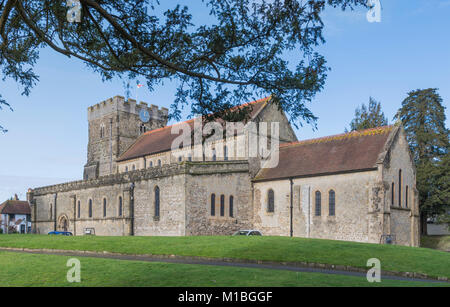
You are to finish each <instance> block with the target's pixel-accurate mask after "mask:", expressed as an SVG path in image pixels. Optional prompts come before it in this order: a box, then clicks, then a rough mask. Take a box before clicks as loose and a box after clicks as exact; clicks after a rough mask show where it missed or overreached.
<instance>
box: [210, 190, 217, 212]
mask: <svg viewBox="0 0 450 307" xmlns="http://www.w3.org/2000/svg"><path fill="white" fill-rule="evenodd" d="M214 215H216V194H211V216H214Z"/></svg>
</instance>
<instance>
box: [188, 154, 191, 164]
mask: <svg viewBox="0 0 450 307" xmlns="http://www.w3.org/2000/svg"><path fill="white" fill-rule="evenodd" d="M188 161H189V162H191V161H192V155H191V154H189V155H188Z"/></svg>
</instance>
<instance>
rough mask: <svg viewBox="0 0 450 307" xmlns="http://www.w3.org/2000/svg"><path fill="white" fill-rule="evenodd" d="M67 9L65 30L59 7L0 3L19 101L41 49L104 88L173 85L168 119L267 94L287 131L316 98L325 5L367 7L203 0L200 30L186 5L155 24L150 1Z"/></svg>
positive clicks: (310, 118) (3, 48)
mask: <svg viewBox="0 0 450 307" xmlns="http://www.w3.org/2000/svg"><path fill="white" fill-rule="evenodd" d="M68 2H69V1H68ZM72 2H79V3H80V4H81V7H80V11H81V20H80V22H73V23H69V22H68V20H67V18H68V12H70V13H72V12H77V10H78V8H77V7H74V8H70V7H68V6H66V5H65V3H66V1H53V0H41V1H35V0H34V1H31V0H22V1H20V0H0V13H1V14H0V37H1V44H0V66H1V68H2V72H3V76H4V78H6V77H8V78H12V79H13V80H15V81H16V82H18V83H19V84H20V85H21V86H22V88H23V92H22V94H24V95H28V94H29V92H30V89H31V88H32V87H33V86H35V84H36V83H37V81H38V76H37V75H36V74H35V72H34V71H33V65H34V64H35V63H36V61H37V60H38V58H39V49H40V48H43V47H49V48H51V49H53V50H54V51H56V52H58V53H61V54H64V55H66V56H68V57H70V58H76V59H79V60H81V61H83V62H84V63H86V65H87V66H88V67H90V68H91V69H93V70H94V71H95V72H97V73H99V74H100V75H101V77H102V78H103V79H104V80H109V79H111V78H114V77H119V78H131V79H134V78H137V77H143V78H145V79H146V81H147V85H148V88H149V89H150V90H153V89H154V87H155V85H158V84H162V83H163V82H164V81H167V80H171V81H174V82H176V83H177V86H178V88H177V91H176V98H175V100H174V102H173V104H172V106H171V117H172V118H175V119H179V118H180V114H181V110H182V109H183V108H184V107H185V106H187V105H191V111H192V113H196V114H208V113H212V112H220V111H223V110H226V109H229V108H230V107H232V106H235V105H238V104H241V103H242V101H247V100H248V99H250V98H255V97H261V96H268V95H272V98H273V101H274V102H276V103H277V104H278V105H279V107H280V108H282V109H284V111H286V112H287V113H288V114H289V116H290V117H291V120H292V121H293V123H294V124H296V123H299V124H302V120H303V121H306V122H307V123H314V122H315V120H316V117H315V116H314V115H313V114H312V112H311V111H310V110H309V109H308V108H307V107H306V106H305V102H307V101H310V100H311V99H312V98H313V97H314V95H315V94H316V93H317V92H318V91H320V90H321V89H322V87H323V85H324V82H325V78H326V72H327V70H328V67H327V66H326V61H325V59H324V57H323V56H321V55H320V54H318V53H317V52H315V51H314V47H315V46H317V45H319V44H321V43H324V39H323V36H322V29H323V23H322V20H321V17H320V13H321V12H322V11H323V10H324V8H325V7H326V5H330V6H333V7H340V8H342V9H346V8H350V9H353V7H355V6H358V5H362V6H366V4H365V3H366V0H309V1H301V0H202V1H201V2H200V5H202V6H203V9H204V11H203V12H201V13H202V14H208V13H209V17H208V18H203V19H202V20H205V19H207V20H208V22H206V21H205V24H200V25H194V24H193V16H192V15H191V14H190V12H189V10H188V7H186V6H184V7H182V6H180V5H176V6H175V7H174V8H173V9H169V10H167V11H165V12H164V15H163V16H160V15H159V14H158V13H157V11H158V8H159V6H160V3H159V0H116V1H103V0H98V1H94V0H79V1H72ZM69 10H70V11H69ZM209 19H211V20H212V22H209ZM288 50H297V52H298V60H297V63H292V62H291V63H288V61H287V60H286V59H285V58H284V57H283V54H284V51H288ZM290 67H295V68H294V69H292V68H290ZM0 94H1V93H0ZM0 99H1V96H0ZM2 102H3V104H4V103H5V101H4V100H0V103H2Z"/></svg>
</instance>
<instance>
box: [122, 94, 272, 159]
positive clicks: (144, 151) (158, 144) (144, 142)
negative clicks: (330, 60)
mask: <svg viewBox="0 0 450 307" xmlns="http://www.w3.org/2000/svg"><path fill="white" fill-rule="evenodd" d="M269 100H270V96H269V97H266V98H263V99H260V100H256V101H253V102H249V103H246V104H243V105H241V106H238V107H235V108H233V109H231V110H234V109H236V110H237V109H238V108H241V107H245V106H249V105H251V113H250V118H251V119H254V118H255V117H256V116H257V115H258V114H259V112H260V111H261V110H262V109H263V108H264V106H265V105H266V104H267V102H268V101H269ZM194 120H195V119H191V120H187V121H184V122H182V123H185V124H188V125H189V126H190V127H191V129H192V130H193V129H194ZM217 121H218V122H221V120H220V119H217ZM179 124H181V123H177V124H174V125H171V126H166V127H162V128H159V129H155V130H150V131H148V132H146V133H144V134H143V135H141V136H140V137H139V138H138V139H137V140H136V141H135V142H134V143H133V144H132V145H131V146H130V147H129V148H128V149H127V150H126V151H125V152H124V153H123V154H122V155H121V156H120V157H119V158H118V159H117V162H121V161H126V160H131V159H136V158H140V157H143V156H147V155H151V154H156V153H160V152H165V151H170V150H171V147H172V143H173V141H174V140H175V139H176V138H177V137H179V136H180V135H181V133H182V131H180V134H172V133H171V129H172V127H173V126H175V125H179Z"/></svg>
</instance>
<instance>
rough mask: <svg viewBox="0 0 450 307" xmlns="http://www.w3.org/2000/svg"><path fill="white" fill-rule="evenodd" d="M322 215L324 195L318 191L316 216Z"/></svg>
mask: <svg viewBox="0 0 450 307" xmlns="http://www.w3.org/2000/svg"><path fill="white" fill-rule="evenodd" d="M321 215H322V195H321V194H320V192H319V191H316V216H321Z"/></svg>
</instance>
